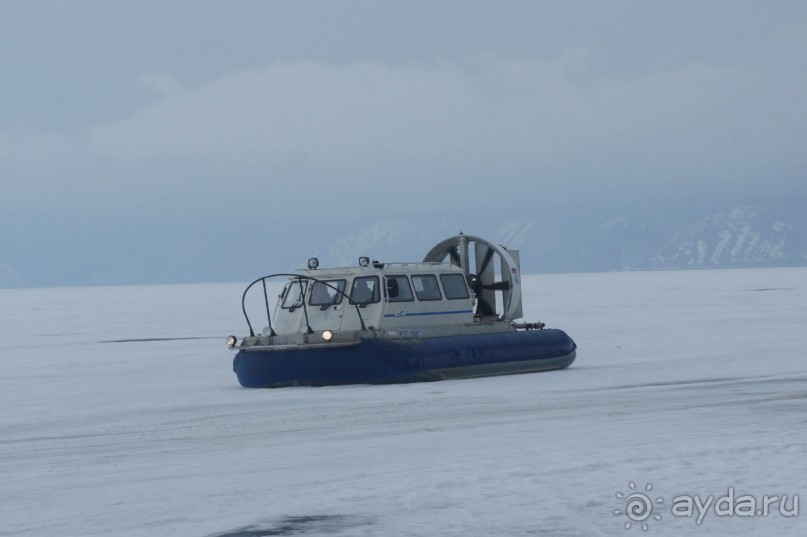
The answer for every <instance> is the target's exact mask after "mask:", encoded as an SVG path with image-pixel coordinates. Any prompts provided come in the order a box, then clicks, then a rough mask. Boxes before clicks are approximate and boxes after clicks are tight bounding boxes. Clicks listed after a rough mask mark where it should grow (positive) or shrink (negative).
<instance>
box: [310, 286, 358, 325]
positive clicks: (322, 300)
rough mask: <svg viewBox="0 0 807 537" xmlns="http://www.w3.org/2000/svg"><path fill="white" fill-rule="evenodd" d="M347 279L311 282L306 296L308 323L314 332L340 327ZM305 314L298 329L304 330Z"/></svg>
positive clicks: (344, 305)
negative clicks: (308, 293) (309, 291)
mask: <svg viewBox="0 0 807 537" xmlns="http://www.w3.org/2000/svg"><path fill="white" fill-rule="evenodd" d="M346 286H347V280H342V279H340V280H321V281H312V282H311V293H310V295H309V297H308V303H307V306H308V307H307V308H306V309H307V311H308V324H309V325H310V326H311V329H312V330H313V331H315V332H321V331H323V330H331V331H336V330H340V329H341V328H342V316H343V314H344V309H345V308H346V307H349V306H347V299H346V298H345V287H346ZM306 330H307V326H306V324H305V316H303V318H302V319H301V325H300V331H301V332H305V331H306Z"/></svg>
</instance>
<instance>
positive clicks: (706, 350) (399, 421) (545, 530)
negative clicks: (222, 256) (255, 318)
mask: <svg viewBox="0 0 807 537" xmlns="http://www.w3.org/2000/svg"><path fill="white" fill-rule="evenodd" d="M524 282H525V286H524V287H525V296H524V302H525V319H526V320H528V321H538V320H541V321H544V322H546V323H547V325H548V326H552V327H558V328H563V329H564V330H566V331H567V332H568V333H569V334H570V335H571V336H572V337H573V338H574V339H575V340H576V341H577V343H578V345H579V350H578V358H577V361H576V362H575V364H574V365H573V366H572V367H571V368H569V369H567V370H564V371H559V372H549V373H538V374H530V375H517V376H508V377H494V378H484V379H475V380H458V381H444V382H436V383H422V384H409V385H394V386H340V387H328V388H288V389H279V390H247V389H243V388H241V387H239V386H238V383H237V381H236V378H235V375H234V374H233V373H232V369H231V359H232V354H231V351H229V350H228V349H227V348H226V346H225V344H224V337H225V336H226V335H228V334H230V333H232V334H236V335H239V336H242V335H243V334H244V333H245V330H246V327H245V324H244V322H243V320H242V317H241V312H240V297H241V291H242V290H243V285H241V284H211V285H178V286H148V287H134V286H133V287H106V288H100V287H99V288H69V289H68V288H64V289H60V288H57V289H22V290H0V334H2V338H0V535H2V536H5V535H9V536H11V535H13V536H20V535H32V536H40V535H42V536H46V535H47V536H100V535H104V536H107V535H115V536H163V535H170V536H183V537H184V536H198V537H213V536H222V535H241V536H244V537H246V536H250V537H257V536H260V535H351V536H361V535H385V536H386V535H392V536H398V535H400V536H409V535H420V536H435V535H456V536H459V535H462V536H466V535H474V536H475V535H479V536H482V535H484V536H490V535H545V536H553V537H554V536H589V535H630V534H632V533H634V532H638V533H644V532H643V531H642V529H641V522H639V521H633V523H632V526H631V528H628V529H626V528H625V525H626V523H627V522H631V520H630V519H629V518H628V516H627V515H626V514H625V513H624V512H622V511H624V510H625V509H626V502H625V500H624V499H620V498H619V497H617V493H620V494H621V495H622V496H623V498H624V497H625V496H627V495H628V494H631V493H635V492H641V493H645V494H646V495H647V496H648V497H650V498H651V499H656V498H662V502H661V503H657V504H654V507H653V511H652V514H658V515H661V520H656V519H655V518H653V517H652V516H651V517H649V518H647V519H646V520H645V521H644V522H645V523H646V524H647V526H648V530H647V534H649V535H676V536H677V535H697V534H703V535H759V536H770V535H804V534H805V532H807V513H804V514H802V513H799V514H798V515H797V516H782V515H780V514H779V513H778V510H777V509H775V508H773V509H772V511H774V512H772V513H771V514H770V515H769V516H767V517H763V516H755V517H740V516H737V515H736V514H735V515H734V516H718V515H717V514H715V512H713V511H710V512H707V513H706V514H705V516H704V517H703V519H702V521H701V524H700V525H698V524H697V523H696V520H695V517H691V518H687V517H682V516H673V514H672V512H671V507H672V503H673V498H674V497H677V496H682V495H698V496H699V498H702V499H703V500H706V498H707V497H708V496H710V495H711V496H714V497H715V498H718V497H720V496H726V495H727V491H728V489H729V488H730V487H733V489H734V491H735V494H736V496H740V495H750V496H753V497H755V498H758V499H760V500H761V499H762V497H763V496H764V495H768V496H771V495H778V496H781V495H784V494H787V495H788V498H789V502H788V504H787V505H788V506H789V507H790V506H792V501H791V500H792V497H793V496H794V495H800V496H801V500H802V501H803V502H804V503H807V329H805V326H807V269H805V268H790V269H759V270H757V269H754V270H712V271H682V272H627V273H609V274H574V275H542V276H526V277H525V278H524ZM161 338H167V339H161ZM172 338H186V339H172ZM127 340H133V341H127ZM630 483H634V484H635V485H634V486H635V488H631V487H630ZM648 484H652V489H651V490H650V491H647V490H646V485H648ZM776 507H778V503H777V504H776ZM799 507H800V509H801V510H803V511H807V505H800V506H799ZM616 511H620V513H618V514H615V512H616ZM696 514H697V513H696Z"/></svg>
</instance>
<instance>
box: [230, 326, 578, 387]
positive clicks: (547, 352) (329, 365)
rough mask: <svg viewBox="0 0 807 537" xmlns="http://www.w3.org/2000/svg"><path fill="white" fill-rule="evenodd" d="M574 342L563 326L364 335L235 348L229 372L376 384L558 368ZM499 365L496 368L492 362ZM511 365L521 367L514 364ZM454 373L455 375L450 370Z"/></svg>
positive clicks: (266, 383) (250, 380)
mask: <svg viewBox="0 0 807 537" xmlns="http://www.w3.org/2000/svg"><path fill="white" fill-rule="evenodd" d="M576 348H577V346H576V345H575V343H574V341H572V339H571V338H570V337H569V336H568V335H566V333H565V332H563V331H562V330H556V329H544V330H530V331H523V332H521V331H519V332H504V333H498V334H478V335H471V336H468V335H464V336H446V337H438V338H428V339H419V340H396V341H390V340H386V339H365V340H362V342H361V343H360V344H358V345H356V346H352V347H319V348H314V349H290V350H282V351H243V350H242V351H239V352H238V354H236V355H235V358H234V359H233V370H234V371H235V373H236V375H237V376H238V381H239V382H240V383H241V385H242V386H244V387H248V388H259V387H275V386H294V385H305V386H324V385H332V384H377V383H393V382H414V381H422V380H437V379H439V378H448V377H462V376H479V375H470V374H469V375H463V371H469V372H470V371H486V373H485V374H490V375H495V374H501V373H507V372H514V371H516V370H522V371H526V370H529V369H532V368H533V364H534V370H547V369H561V368H563V367H566V366H568V365H569V364H570V363H571V362H572V361H573V360H574V353H575V349H576ZM497 364H501V368H500V369H498V370H497V367H496V365H497ZM514 364H520V365H521V367H516V368H514V367H513V365H514ZM452 371H453V372H455V373H456V374H452Z"/></svg>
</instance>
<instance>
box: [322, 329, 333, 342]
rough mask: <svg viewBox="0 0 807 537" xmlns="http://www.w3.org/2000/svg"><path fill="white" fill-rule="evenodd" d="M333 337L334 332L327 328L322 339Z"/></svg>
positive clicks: (328, 339)
mask: <svg viewBox="0 0 807 537" xmlns="http://www.w3.org/2000/svg"><path fill="white" fill-rule="evenodd" d="M332 337H333V332H331V331H330V330H326V331H324V332H323V333H322V339H324V340H325V341H330V340H331V338H332Z"/></svg>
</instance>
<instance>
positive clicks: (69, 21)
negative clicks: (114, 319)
mask: <svg viewBox="0 0 807 537" xmlns="http://www.w3.org/2000/svg"><path fill="white" fill-rule="evenodd" d="M805 28H807V3H805V2H802V1H768V2H756V1H754V2H750V1H749V2H743V1H738V0H726V1H708V0H706V1H704V0H697V1H675V2H670V1H658V2H654V1H647V0H645V1H640V0H634V1H616V0H611V1H568V2H542V1H525V2H475V1H467V0H463V1H456V2H453V1H450V2H445V1H444V2H440V1H433V0H432V1H424V2H400V1H395V2H386V1H367V2H359V1H345V2H331V1H328V2H324V1H323V2H303V1H293V2H280V1H275V2H266V1H238V2H236V1H232V2H224V1H218V2H211V1H199V0H194V1H184V2H169V1H159V2H149V1H142V0H138V1H131V2H128V1H114V2H109V1H79V0H74V1H70V2H63V1H61V0H59V1H50V2H45V1H35V0H28V1H25V2H23V1H3V2H0V72H2V79H0V80H1V81H0V92H2V93H1V94H0V96H1V97H2V98H1V99H0V185H2V195H1V196H0V215H2V216H0V224H2V226H3V227H2V231H0V262H3V261H5V262H7V263H11V264H12V265H14V266H17V267H19V266H21V265H22V266H25V265H26V263H29V264H30V263H31V261H30V259H31V258H30V256H28V255H29V254H30V252H31V251H32V250H34V249H38V248H41V247H42V245H43V241H44V242H46V243H47V242H50V241H54V242H58V243H59V244H58V246H59V248H62V249H63V250H64V251H70V250H71V249H72V250H76V251H85V252H86V256H88V261H87V262H92V263H103V262H108V261H109V260H108V259H104V257H103V256H104V252H102V251H93V250H92V249H89V250H88V249H87V248H88V247H87V244H88V243H93V241H95V240H97V239H98V237H99V236H101V235H103V234H104V233H105V231H106V232H108V233H114V234H116V235H115V236H118V234H120V238H121V240H123V241H126V242H127V245H128V246H127V248H130V249H135V250H137V249H148V248H153V247H154V245H153V244H151V245H149V244H148V241H153V240H154V238H155V237H159V236H160V230H165V231H166V233H165V237H170V238H167V239H166V240H168V241H169V242H171V241H173V242H172V244H171V245H170V247H171V248H174V249H176V248H180V249H181V247H182V244H181V243H182V241H183V237H184V236H186V235H190V234H193V233H198V232H199V230H200V229H211V228H217V229H220V230H221V229H226V230H227V232H228V233H239V232H240V233H253V234H256V237H268V236H274V237H277V236H278V235H282V234H283V233H284V232H285V233H287V234H289V233H290V234H291V236H293V231H292V230H293V229H294V227H295V226H294V223H295V221H296V220H297V219H300V218H305V216H306V215H307V214H315V215H316V216H317V217H318V218H321V219H328V220H329V222H330V224H329V226H328V228H327V229H323V230H322V233H323V234H325V235H327V234H334V235H341V234H344V233H346V232H347V231H349V229H347V226H348V224H347V223H345V224H344V227H342V226H343V224H342V222H347V220H348V218H347V216H346V215H347V214H350V215H352V216H353V217H354V218H353V220H352V221H351V224H353V223H355V221H356V220H357V218H356V215H364V216H365V217H366V218H367V219H368V220H372V219H376V218H381V217H384V216H385V215H390V216H394V217H401V216H406V215H413V214H417V215H422V216H424V217H428V216H430V215H433V214H440V213H441V212H445V211H446V210H447V209H446V208H447V207H449V206H451V207H456V206H457V205H460V206H462V207H467V209H468V212H469V213H475V212H487V211H491V212H493V213H495V214H500V213H502V212H505V211H509V210H512V209H513V208H515V209H517V210H528V209H529V205H530V204H529V202H528V201H526V200H529V199H531V198H537V197H541V198H546V197H551V196H552V195H553V193H554V192H555V191H563V193H564V194H563V195H565V196H567V198H568V197H569V196H572V197H574V196H579V198H580V199H589V200H597V199H610V198H613V197H616V198H620V197H621V198H626V197H630V196H637V197H638V198H637V199H651V198H663V197H664V196H669V195H671V193H676V192H677V193H679V194H680V193H681V192H684V193H685V194H686V195H695V193H698V192H704V193H709V194H715V193H720V192H727V191H728V192H740V193H743V194H744V195H753V194H754V193H755V192H760V191H782V192H787V191H788V190H791V189H792V190H793V191H794V192H795V191H799V192H802V191H803V190H804V184H805V182H807V181H806V179H807V177H806V176H805V172H806V171H807V151H805V150H804V146H805V140H807V97H805V96H807V37H805V35H806V34H805V30H804V29H805ZM558 195H560V194H558ZM358 219H359V220H360V219H361V216H359V217H358ZM146 229H150V230H151V232H150V233H151V234H150V235H149V234H148V233H145V231H144V232H143V233H140V230H146ZM168 231H170V233H169V232H168ZM107 239H109V238H108V237H107ZM295 239H299V237H295ZM32 242H34V243H37V246H36V247H33V246H31V243H32ZM163 247H164V248H166V249H168V248H169V246H163ZM425 247H428V245H426V246H424V248H425ZM82 248H84V250H82ZM26 256H28V257H26ZM90 258H91V259H92V261H90V260H89V259H90ZM53 263H54V264H55V265H56V266H58V264H59V260H58V259H54V261H53Z"/></svg>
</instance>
